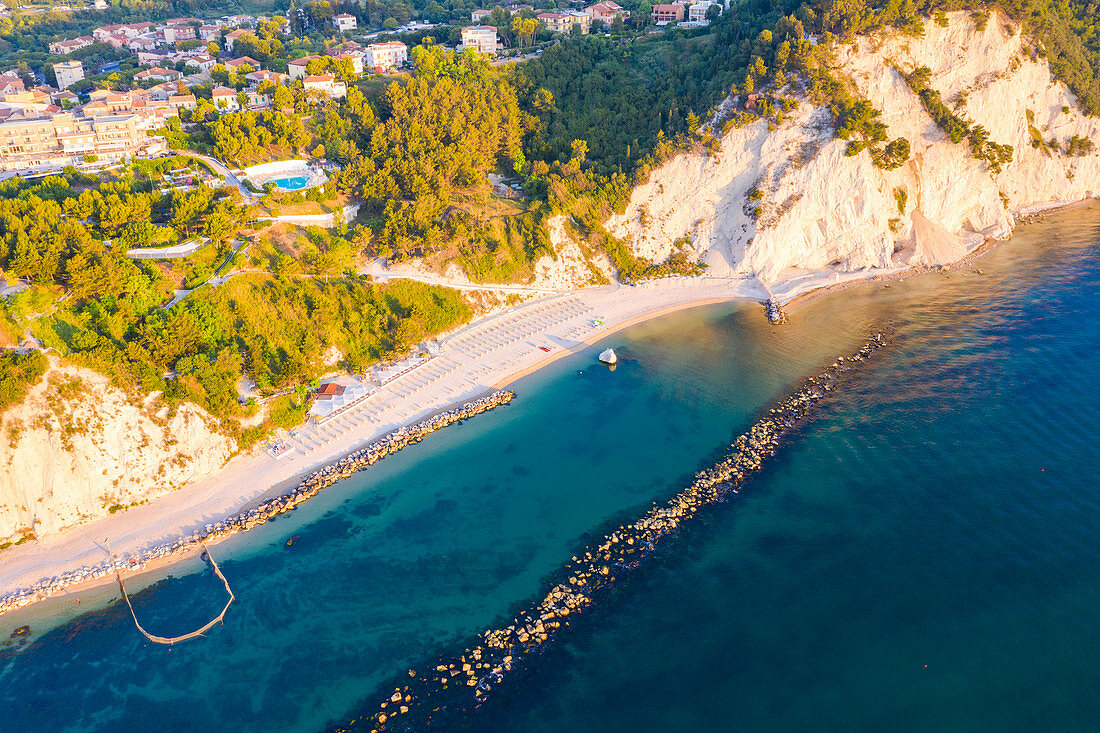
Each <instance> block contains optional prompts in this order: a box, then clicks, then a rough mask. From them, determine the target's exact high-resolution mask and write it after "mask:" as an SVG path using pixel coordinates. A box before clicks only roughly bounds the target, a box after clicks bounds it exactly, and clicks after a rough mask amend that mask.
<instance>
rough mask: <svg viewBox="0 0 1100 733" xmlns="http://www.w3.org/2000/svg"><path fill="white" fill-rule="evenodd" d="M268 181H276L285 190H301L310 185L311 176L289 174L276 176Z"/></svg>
mask: <svg viewBox="0 0 1100 733" xmlns="http://www.w3.org/2000/svg"><path fill="white" fill-rule="evenodd" d="M268 183H274V184H275V185H276V186H278V187H279V188H281V189H282V190H284V191H300V190H302V189H303V188H305V187H306V186H308V185H309V176H288V177H287V178H275V179H273V180H271V181H268Z"/></svg>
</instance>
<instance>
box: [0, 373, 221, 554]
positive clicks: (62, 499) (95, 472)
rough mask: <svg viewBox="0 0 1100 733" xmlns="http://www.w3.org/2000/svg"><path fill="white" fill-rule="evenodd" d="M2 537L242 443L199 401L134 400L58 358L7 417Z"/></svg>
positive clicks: (89, 515) (131, 499)
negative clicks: (197, 404)
mask: <svg viewBox="0 0 1100 733" xmlns="http://www.w3.org/2000/svg"><path fill="white" fill-rule="evenodd" d="M0 431H2V434H3V440H2V441H0V542H6V541H13V540H18V539H19V538H20V537H22V536H24V535H25V534H28V533H33V534H34V535H36V536H38V537H42V536H45V535H49V534H53V533H55V532H58V531H60V530H62V529H64V528H65V527H70V526H73V525H75V524H79V523H81V522H84V521H87V520H89V519H95V518H98V517H102V516H104V515H106V514H108V513H110V512H111V510H112V508H114V509H115V511H117V510H118V509H120V508H125V507H127V506H131V505H132V504H135V503H141V502H143V501H146V500H148V499H151V498H153V497H155V496H160V495H161V494H164V493H167V492H169V491H171V490H173V489H175V488H178V487H179V486H181V485H182V484H184V483H185V482H188V481H192V480H194V479H197V478H200V477H201V476H204V475H206V474H208V473H210V472H212V471H214V470H216V469H218V468H220V467H221V466H222V465H223V464H224V463H225V461H226V460H227V459H228V458H229V456H230V455H231V454H232V453H233V452H234V451H235V450H236V448H237V446H236V443H235V442H234V441H233V440H232V439H230V438H227V437H226V436H224V435H221V434H219V433H217V432H216V430H215V428H214V425H213V421H212V419H211V418H210V417H209V416H208V415H207V414H206V413H204V412H203V411H202V410H200V409H199V408H197V407H195V406H194V405H184V406H182V407H180V408H178V409H175V410H172V409H170V408H168V407H167V406H164V405H163V404H161V403H160V401H159V400H158V399H157V397H156V395H152V396H149V397H147V398H146V399H145V400H144V401H143V402H141V403H138V404H134V403H133V402H132V401H131V400H130V398H128V397H127V395H126V394H124V393H123V392H121V391H119V390H118V389H116V388H114V387H113V386H112V385H111V384H110V382H109V381H108V380H107V378H106V377H104V376H102V375H100V374H98V373H96V372H93V371H90V370H87V369H80V368H76V367H72V366H63V365H59V364H58V362H57V361H56V360H52V361H51V364H50V368H49V370H48V371H47V372H46V374H45V375H44V377H43V379H42V380H41V381H40V382H39V383H38V384H37V385H36V386H35V387H34V388H33V389H32V390H31V392H30V393H29V394H28V395H27V397H26V398H25V399H24V400H23V402H22V403H20V404H19V405H17V406H15V407H12V408H11V409H9V410H8V411H7V412H5V413H4V414H3V416H2V417H0Z"/></svg>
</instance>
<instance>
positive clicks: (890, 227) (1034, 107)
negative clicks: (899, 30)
mask: <svg viewBox="0 0 1100 733" xmlns="http://www.w3.org/2000/svg"><path fill="white" fill-rule="evenodd" d="M839 60H840V61H841V63H842V65H843V71H844V73H846V74H847V75H848V76H849V77H850V78H851V79H852V80H853V81H854V82H855V84H856V86H857V87H858V90H859V93H860V94H861V95H862V96H864V97H866V98H868V99H869V100H870V101H871V103H872V104H873V105H874V106H875V107H876V108H877V109H879V110H881V111H882V120H883V121H884V122H885V123H887V125H889V133H888V135H889V137H890V138H891V139H893V138H896V137H905V138H906V139H908V140H909V142H910V145H911V148H912V155H911V158H910V160H909V162H908V163H906V164H905V165H903V166H902V167H901V168H898V169H897V170H894V171H883V170H880V169H878V168H876V167H875V166H874V165H873V164H872V162H871V159H870V157H869V156H868V155H867V154H860V155H856V156H853V157H847V156H845V155H844V150H845V147H846V145H847V143H846V141H844V140H840V139H837V138H836V137H835V136H834V134H833V131H832V130H831V129H830V124H829V123H830V113H829V111H828V110H827V109H824V108H819V107H815V106H813V105H810V104H808V103H804V104H802V105H801V107H800V108H799V109H798V110H796V111H794V112H792V113H791V114H789V115H788V117H787V118H786V119H785V120H784V122H783V124H782V125H780V126H779V127H778V129H776V130H774V131H771V132H769V131H768V123H767V122H765V121H757V122H755V123H753V124H750V125H746V126H745V127H742V128H740V129H735V130H732V131H731V132H730V133H729V134H727V135H726V136H725V137H724V138H723V139H722V140H721V141H720V142H721V145H720V149H719V151H718V153H717V154H716V155H714V156H707V155H705V154H685V155H681V156H678V157H677V158H675V159H673V160H671V161H669V162H668V163H666V164H665V165H663V166H662V167H660V168H659V169H657V170H655V171H654V172H653V174H652V176H651V178H650V180H649V182H648V183H646V184H644V185H642V186H639V187H638V188H637V189H635V191H634V194H633V196H632V197H631V199H630V203H629V205H628V207H627V209H626V212H625V213H624V214H623V215H616V216H614V217H612V218H611V219H610V220H609V221H608V223H607V224H608V228H609V230H610V231H611V233H612V234H614V235H616V236H619V237H623V238H625V239H626V240H627V241H628V242H629V243H630V245H631V246H632V247H633V248H634V249H635V251H636V252H637V253H638V254H640V255H643V256H646V257H649V258H651V259H653V260H655V261H661V260H663V259H664V258H666V257H667V256H668V255H669V254H670V253H671V251H672V242H673V241H674V240H676V239H677V238H679V237H682V236H684V235H687V236H688V237H690V238H691V240H692V242H693V244H694V247H695V249H696V251H697V253H698V254H699V255H700V256H702V257H703V258H704V259H705V260H706V261H707V262H708V264H709V265H710V272H711V273H713V274H719V275H731V274H752V275H757V276H759V277H760V278H761V279H762V280H763V281H764V282H767V283H775V282H782V281H784V280H789V279H792V278H794V277H798V276H799V275H801V274H804V273H805V272H806V271H810V270H823V269H829V268H832V269H836V270H841V271H851V270H858V269H861V268H869V267H875V268H889V267H904V266H908V265H922V264H942V263H946V262H951V261H954V260H956V259H958V258H960V257H961V256H963V255H965V254H966V252H968V251H969V250H971V249H972V248H974V247H975V246H977V245H978V244H980V243H981V242H982V241H983V240H984V239H985V238H986V237H993V238H1003V237H1006V236H1008V235H1009V234H1010V233H1011V231H1012V227H1013V225H1014V223H1015V217H1016V216H1017V215H1018V214H1020V213H1027V212H1031V211H1035V210H1038V209H1042V208H1044V207H1048V206H1052V205H1058V204H1062V203H1069V202H1072V201H1077V200H1081V199H1084V198H1088V197H1092V196H1096V195H1100V120H1097V119H1095V118H1090V117H1087V116H1085V115H1084V114H1082V113H1081V112H1080V110H1079V109H1078V108H1077V105H1076V100H1075V99H1074V97H1073V95H1072V94H1071V93H1070V92H1069V91H1068V90H1067V89H1066V88H1065V86H1064V85H1063V84H1061V83H1058V82H1055V81H1054V80H1053V77H1052V76H1051V73H1050V67H1049V65H1048V64H1047V62H1046V61H1045V60H1044V59H1042V58H1040V57H1038V56H1036V55H1035V54H1034V53H1033V48H1032V44H1031V43H1030V42H1029V41H1028V40H1027V39H1026V38H1023V37H1022V36H1021V34H1020V31H1019V29H1018V28H1017V27H1015V26H1014V25H1013V24H1011V23H1009V22H1008V21H1007V20H1006V19H1005V18H1004V17H1003V16H1000V15H998V14H993V15H992V16H991V17H990V20H989V22H988V24H987V26H986V27H985V29H984V30H982V31H978V30H977V28H976V27H975V26H974V23H973V22H972V21H971V20H970V19H969V17H968V16H967V15H966V14H963V13H955V14H951V15H950V17H949V23H948V25H947V27H940V26H938V25H936V24H935V23H932V22H929V23H927V31H926V33H925V35H924V36H923V37H921V38H908V37H895V38H887V39H871V38H861V39H859V40H858V42H857V43H856V44H853V45H849V46H846V47H844V48H842V49H841V51H840V53H839ZM918 66H927V67H929V68H930V69H931V71H932V78H931V86H932V87H933V88H935V89H936V90H938V91H939V92H940V93H941V96H942V98H943V100H944V102H945V103H947V104H948V106H951V107H953V109H954V110H955V112H956V113H957V114H959V115H960V116H962V117H964V118H967V119H969V120H971V121H972V122H973V123H974V124H981V125H982V126H984V127H985V129H986V130H988V131H989V137H990V140H992V141H993V142H996V143H999V144H1008V145H1012V146H1013V148H1014V155H1013V159H1012V162H1011V163H1009V164H1007V165H1006V166H1005V167H1004V169H1003V170H1002V171H1001V172H1000V173H993V172H991V171H990V170H989V169H988V166H987V164H986V163H984V162H983V161H980V160H976V159H974V158H972V157H970V155H969V147H968V146H967V144H966V142H965V141H964V142H962V143H958V144H956V143H952V142H951V141H950V139H949V138H948V137H947V136H946V135H945V134H944V133H943V132H942V131H941V130H940V129H939V128H938V127H937V126H936V124H935V122H934V121H933V120H932V118H931V117H930V116H929V115H928V114H927V112H926V111H925V110H924V108H923V106H922V105H921V102H920V99H919V98H918V97H917V96H916V95H915V94H914V93H913V92H912V91H911V90H910V88H909V86H908V85H907V84H906V82H905V79H904V78H903V77H902V74H901V72H908V71H911V70H912V69H914V68H916V67H918ZM899 69H900V71H899ZM1064 108H1068V110H1069V111H1068V112H1067V111H1064ZM1029 117H1030V122H1029ZM1029 124H1030V126H1031V127H1033V128H1035V129H1036V130H1038V131H1039V132H1040V133H1041V134H1042V136H1043V138H1044V139H1046V140H1050V139H1052V138H1054V139H1057V140H1058V141H1059V142H1061V143H1062V144H1063V145H1064V144H1065V143H1066V142H1068V140H1069V139H1070V138H1071V137H1072V136H1074V135H1080V136H1082V137H1086V138H1089V139H1090V140H1092V141H1094V143H1096V145H1097V150H1095V151H1094V152H1092V153H1090V154H1088V155H1085V156H1079V157H1076V156H1074V157H1071V156H1067V155H1064V154H1063V153H1061V152H1059V151H1054V150H1051V149H1049V148H1044V149H1036V148H1034V147H1032V144H1031V142H1032V132H1031V131H1030V130H1029ZM754 189H755V190H759V192H760V196H759V197H758V198H756V199H754V200H751V201H750V200H749V199H748V198H747V194H748V193H749V191H750V190H754ZM898 191H904V205H899V204H900V202H899V196H898V195H897V192H898ZM755 207H759V210H758V212H753V211H752V209H754V208H755Z"/></svg>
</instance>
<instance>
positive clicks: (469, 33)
mask: <svg viewBox="0 0 1100 733" xmlns="http://www.w3.org/2000/svg"><path fill="white" fill-rule="evenodd" d="M462 48H464V49H470V50H472V51H477V52H478V53H490V54H492V53H496V52H497V29H496V28H494V27H493V26H491V25H471V26H467V27H465V28H463V29H462Z"/></svg>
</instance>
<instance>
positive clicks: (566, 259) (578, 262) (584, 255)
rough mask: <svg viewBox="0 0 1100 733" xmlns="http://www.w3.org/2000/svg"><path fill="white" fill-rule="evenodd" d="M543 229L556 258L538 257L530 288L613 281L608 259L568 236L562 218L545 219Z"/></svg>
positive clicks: (572, 285) (586, 284)
mask: <svg viewBox="0 0 1100 733" xmlns="http://www.w3.org/2000/svg"><path fill="white" fill-rule="evenodd" d="M546 228H547V231H548V232H549V234H550V245H551V246H552V247H553V248H554V252H555V253H556V254H557V256H556V257H550V256H548V255H543V256H542V257H540V258H539V260H538V262H536V263H535V277H534V279H533V280H532V281H531V286H532V287H536V288H553V289H560V290H567V289H572V288H583V287H588V286H591V285H606V284H608V283H610V282H611V281H612V280H614V279H615V266H614V265H612V264H611V260H610V259H609V258H608V256H607V255H606V254H605V253H603V252H596V251H591V252H586V248H585V247H584V246H583V245H582V243H580V242H578V241H577V240H576V239H575V238H574V237H573V236H572V235H571V234H570V233H569V230H568V228H567V227H566V224H565V216H564V215H562V214H559V215H557V216H552V217H550V218H549V219H547V220H546Z"/></svg>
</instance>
